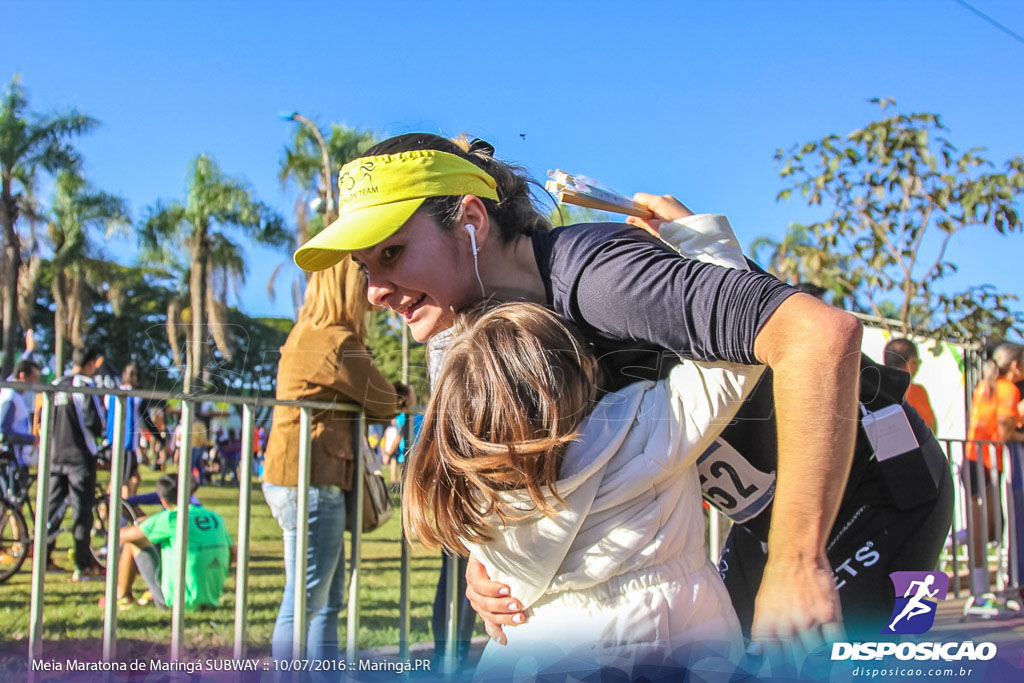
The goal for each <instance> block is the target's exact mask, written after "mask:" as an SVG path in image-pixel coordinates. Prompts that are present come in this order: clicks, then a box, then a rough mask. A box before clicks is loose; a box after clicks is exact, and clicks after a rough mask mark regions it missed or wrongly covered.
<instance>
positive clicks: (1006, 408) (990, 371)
mask: <svg viewBox="0 0 1024 683" xmlns="http://www.w3.org/2000/svg"><path fill="white" fill-rule="evenodd" d="M1021 378H1024V346H1021V345H1020V344H1012V343H1003V344H1000V345H999V346H997V347H996V349H995V351H994V352H993V353H992V358H991V359H990V360H988V361H986V362H985V367H984V371H983V376H982V380H981V382H979V383H978V386H977V388H975V390H974V396H973V398H972V399H971V425H970V430H969V431H968V434H967V438H968V444H967V462H965V463H964V465H965V467H964V469H963V474H964V484H965V485H966V486H967V490H968V491H969V492H970V495H971V500H972V502H973V503H974V505H973V506H972V516H973V521H974V528H975V529H976V530H977V533H975V534H974V544H973V548H972V552H971V556H972V562H971V564H972V567H973V569H972V570H971V592H972V593H974V594H975V595H977V594H979V593H983V592H985V590H984V589H983V586H987V584H988V581H987V578H988V577H987V570H986V569H985V547H984V543H983V542H982V538H981V533H980V530H981V504H982V498H983V497H984V498H985V499H986V508H987V510H988V538H989V539H992V538H994V537H995V521H996V515H997V514H998V509H999V505H998V501H999V492H998V490H997V489H996V486H997V482H994V481H992V476H991V474H990V471H991V470H992V468H993V466H994V467H995V468H996V469H997V470H1000V471H1001V470H1002V468H1003V458H1002V447H1000V446H997V447H996V448H995V449H993V448H992V446H991V445H990V444H987V443H978V442H985V441H998V442H1003V443H1011V442H1020V441H1024V434H1022V433H1020V432H1017V431H1016V427H1017V424H1018V422H1019V421H1020V403H1021V399H1020V390H1019V389H1018V388H1017V386H1016V385H1015V384H1014V382H1017V381H1019V380H1020V379H1021ZM979 454H980V455H981V465H982V466H983V468H984V469H983V470H982V471H981V472H979V465H978V461H979V457H978V456H979ZM982 479H984V485H983V487H982V481H981V480H982ZM983 580H984V581H983Z"/></svg>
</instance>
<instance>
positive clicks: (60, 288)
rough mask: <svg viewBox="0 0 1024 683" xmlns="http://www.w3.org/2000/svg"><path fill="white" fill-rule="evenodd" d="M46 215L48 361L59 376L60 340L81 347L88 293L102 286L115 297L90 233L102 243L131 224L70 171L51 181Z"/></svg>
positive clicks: (119, 205)
mask: <svg viewBox="0 0 1024 683" xmlns="http://www.w3.org/2000/svg"><path fill="white" fill-rule="evenodd" d="M50 213H51V220H50V222H49V224H48V225H47V233H48V235H49V237H50V242H51V244H52V245H53V260H52V261H50V267H51V268H52V269H53V277H52V284H51V286H52V290H53V299H54V302H55V311H54V319H55V324H54V334H55V338H54V339H55V343H54V355H55V356H56V359H57V369H58V373H60V371H61V370H62V369H63V368H64V356H65V354H64V340H65V339H70V340H71V343H72V344H73V345H75V346H81V345H82V344H84V343H85V328H86V326H87V322H88V318H89V316H90V313H91V311H90V310H89V309H90V304H91V303H92V301H93V293H94V291H95V290H94V289H93V288H94V287H98V286H102V285H106V286H107V287H106V291H107V293H108V294H109V295H110V296H113V297H116V296H117V295H118V292H119V288H118V286H117V283H116V282H115V281H114V277H115V276H116V275H117V273H118V271H119V268H118V267H115V265H114V264H111V263H110V262H108V261H107V260H106V259H105V258H104V257H103V255H102V253H101V252H100V251H99V249H98V248H97V246H96V244H95V240H94V239H91V235H90V232H91V231H92V230H94V229H96V228H102V229H103V230H104V237H105V238H110V237H111V236H112V235H113V234H114V233H115V231H117V230H118V229H119V228H122V227H124V226H127V225H129V224H130V222H131V218H130V216H129V214H128V206H127V204H126V202H125V201H124V200H123V199H121V198H120V197H116V196H114V195H111V194H108V193H106V192H99V191H96V190H93V189H92V188H91V187H89V185H88V184H87V183H86V181H85V179H84V178H82V176H81V175H79V174H77V173H75V172H73V171H61V172H60V173H59V174H58V175H57V183H56V189H55V191H54V194H53V202H52V205H51V208H50ZM90 285H92V286H90Z"/></svg>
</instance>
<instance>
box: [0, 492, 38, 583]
mask: <svg viewBox="0 0 1024 683" xmlns="http://www.w3.org/2000/svg"><path fill="white" fill-rule="evenodd" d="M30 547H32V539H31V538H30V537H29V535H28V526H27V525H26V524H25V517H24V516H22V514H21V511H20V510H18V509H17V508H15V507H12V506H11V505H10V504H9V503H7V501H5V500H0V583H3V582H4V581H6V580H7V579H9V578H11V577H12V576H14V575H15V573H17V571H18V570H19V569H21V565H23V564H24V563H25V558H26V557H28V549H29V548H30Z"/></svg>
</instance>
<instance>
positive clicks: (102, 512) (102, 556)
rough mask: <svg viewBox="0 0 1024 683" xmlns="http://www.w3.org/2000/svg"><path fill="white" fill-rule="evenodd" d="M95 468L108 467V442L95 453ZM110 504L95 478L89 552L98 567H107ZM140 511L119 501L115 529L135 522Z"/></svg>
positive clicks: (104, 491)
mask: <svg viewBox="0 0 1024 683" xmlns="http://www.w3.org/2000/svg"><path fill="white" fill-rule="evenodd" d="M96 469H97V470H101V469H106V470H109V469H110V444H109V443H105V444H104V445H103V446H101V447H100V449H99V451H98V452H97V453H96ZM109 504H110V494H109V493H108V492H107V489H106V488H105V487H104V485H103V484H102V483H100V481H99V480H98V479H97V481H96V491H95V494H94V496H93V502H92V520H93V521H92V530H91V531H90V533H89V552H90V554H91V555H92V559H93V561H94V562H95V563H96V564H98V565H99V566H100V567H103V568H104V569H106V567H107V537H108V534H109V533H110V524H109V520H108V515H107V509H108V507H109ZM141 516H142V511H141V510H139V508H137V507H136V506H134V505H131V504H129V503H128V502H127V501H125V500H122V501H121V514H120V515H119V516H118V524H117V526H116V527H115V529H118V530H119V529H120V528H121V527H123V526H127V525H129V524H135V523H136V522H137V521H138V519H139V517H141Z"/></svg>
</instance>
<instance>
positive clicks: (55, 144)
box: [0, 76, 97, 377]
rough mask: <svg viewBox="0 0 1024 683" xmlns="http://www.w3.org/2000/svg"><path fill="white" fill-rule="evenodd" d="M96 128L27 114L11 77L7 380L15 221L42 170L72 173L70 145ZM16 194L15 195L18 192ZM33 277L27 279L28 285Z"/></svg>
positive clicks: (5, 149)
mask: <svg viewBox="0 0 1024 683" xmlns="http://www.w3.org/2000/svg"><path fill="white" fill-rule="evenodd" d="M96 125H97V122H96V120H95V119H92V118H90V117H88V116H85V115H83V114H80V113H78V112H77V111H75V110H69V111H66V112H64V113H60V114H49V115H39V114H33V113H30V112H29V111H28V99H27V98H26V96H25V91H24V89H23V88H22V87H21V84H20V83H19V80H18V77H17V76H15V77H14V78H13V79H12V80H11V82H10V83H9V84H8V85H7V88H6V89H5V92H4V96H3V100H2V102H0V232H2V241H3V252H2V254H0V293H2V298H3V354H4V358H3V366H2V368H0V372H2V373H3V376H4V377H6V376H7V375H8V374H9V373H10V371H11V368H12V367H13V365H14V349H15V340H16V338H17V334H18V318H17V308H18V300H19V284H20V283H19V278H20V277H22V276H23V272H22V271H23V268H22V265H23V253H22V249H23V245H22V236H21V235H19V233H18V230H17V223H18V218H19V216H21V215H22V214H23V213H24V212H25V211H26V209H27V208H28V207H27V203H26V195H27V194H29V192H30V190H31V188H32V187H33V185H34V183H35V179H36V176H37V174H38V173H39V172H40V171H41V170H42V171H46V172H48V173H57V172H58V171H60V170H62V169H76V168H77V167H78V165H79V156H78V153H77V152H76V151H75V150H74V148H72V147H71V145H70V142H69V141H70V139H71V138H73V137H74V136H76V135H80V134H82V133H85V132H88V131H89V130H91V129H93V128H94V127H95V126H96ZM19 190H20V191H19ZM31 279H32V277H31V274H30V277H29V281H31Z"/></svg>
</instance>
